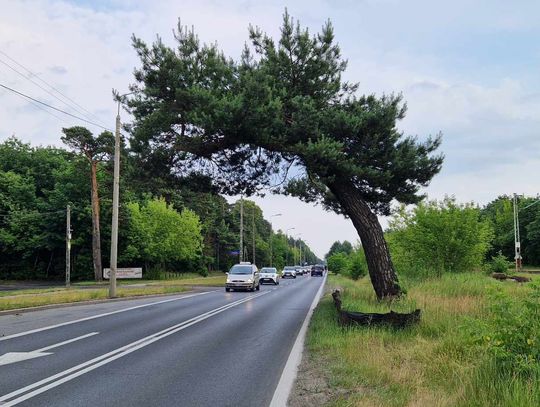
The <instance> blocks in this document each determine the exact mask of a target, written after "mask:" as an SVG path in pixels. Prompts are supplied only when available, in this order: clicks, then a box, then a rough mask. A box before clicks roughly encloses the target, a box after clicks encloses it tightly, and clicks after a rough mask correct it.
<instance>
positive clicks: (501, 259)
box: [487, 250, 512, 273]
mask: <svg viewBox="0 0 540 407" xmlns="http://www.w3.org/2000/svg"><path fill="white" fill-rule="evenodd" d="M511 266H512V262H510V261H508V259H507V258H506V256H505V255H503V254H502V252H501V251H500V250H499V253H498V254H497V255H496V256H493V257H492V258H491V261H490V262H489V263H488V264H487V271H488V272H489V273H507V272H508V269H509V268H510V267H511Z"/></svg>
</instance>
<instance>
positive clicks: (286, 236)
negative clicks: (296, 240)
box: [285, 228, 294, 264]
mask: <svg viewBox="0 0 540 407" xmlns="http://www.w3.org/2000/svg"><path fill="white" fill-rule="evenodd" d="M289 230H294V228H289V229H287V230H286V231H285V239H286V240H287V253H286V260H285V261H286V262H287V264H289V236H288V234H287V232H288V231H289Z"/></svg>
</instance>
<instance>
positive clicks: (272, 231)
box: [270, 213, 281, 267]
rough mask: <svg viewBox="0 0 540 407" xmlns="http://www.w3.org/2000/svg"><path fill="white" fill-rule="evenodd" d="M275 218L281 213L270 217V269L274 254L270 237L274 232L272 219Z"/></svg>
mask: <svg viewBox="0 0 540 407" xmlns="http://www.w3.org/2000/svg"><path fill="white" fill-rule="evenodd" d="M275 216H281V213H276V214H274V215H272V216H270V267H272V262H273V255H274V253H273V252H272V245H273V240H274V239H273V237H272V235H273V233H274V230H273V229H272V218H273V217H275Z"/></svg>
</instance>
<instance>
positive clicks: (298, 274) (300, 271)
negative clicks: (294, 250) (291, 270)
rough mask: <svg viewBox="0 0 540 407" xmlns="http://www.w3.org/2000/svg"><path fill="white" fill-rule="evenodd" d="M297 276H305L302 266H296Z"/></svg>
mask: <svg viewBox="0 0 540 407" xmlns="http://www.w3.org/2000/svg"><path fill="white" fill-rule="evenodd" d="M295 270H296V275H297V276H303V275H304V269H303V268H302V267H301V266H295Z"/></svg>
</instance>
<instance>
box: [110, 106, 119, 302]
mask: <svg viewBox="0 0 540 407" xmlns="http://www.w3.org/2000/svg"><path fill="white" fill-rule="evenodd" d="M119 195H120V100H118V113H117V114H116V131H115V137H114V180H113V202H112V228H111V267H110V271H109V297H110V298H114V297H116V266H117V261H118V258H117V256H118V205H119V200H120V199H119V198H120V197H119Z"/></svg>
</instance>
